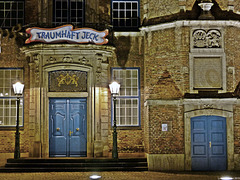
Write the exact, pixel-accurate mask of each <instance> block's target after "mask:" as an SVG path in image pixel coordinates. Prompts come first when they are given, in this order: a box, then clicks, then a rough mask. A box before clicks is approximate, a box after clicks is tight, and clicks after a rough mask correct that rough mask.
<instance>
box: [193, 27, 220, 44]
mask: <svg viewBox="0 0 240 180" xmlns="http://www.w3.org/2000/svg"><path fill="white" fill-rule="evenodd" d="M192 37H193V38H192V39H193V43H192V44H193V48H222V34H221V32H220V30H218V29H210V30H206V29H196V30H195V31H193V34H192Z"/></svg>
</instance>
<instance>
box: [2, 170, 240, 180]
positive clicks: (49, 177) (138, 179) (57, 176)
mask: <svg viewBox="0 0 240 180" xmlns="http://www.w3.org/2000/svg"><path fill="white" fill-rule="evenodd" d="M91 175H99V176H101V179H100V180H158V179H159V180H170V179H171V180H214V179H215V180H220V178H221V177H227V176H228V177H232V178H233V179H239V180H240V172H189V173H188V172H178V173H170V172H169V173H165V172H150V171H146V172H46V173H43V172H41V173H0V180H5V179H7V180H9V179H10V180H11V179H12V180H22V179H23V180H25V179H26V180H65V179H66V180H90V176H91Z"/></svg>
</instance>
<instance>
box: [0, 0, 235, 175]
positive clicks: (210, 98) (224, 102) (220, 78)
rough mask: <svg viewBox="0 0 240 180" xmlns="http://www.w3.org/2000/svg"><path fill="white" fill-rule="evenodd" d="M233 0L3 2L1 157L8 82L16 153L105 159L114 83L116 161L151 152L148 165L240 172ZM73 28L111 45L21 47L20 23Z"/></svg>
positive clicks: (10, 137) (6, 135)
mask: <svg viewBox="0 0 240 180" xmlns="http://www.w3.org/2000/svg"><path fill="white" fill-rule="evenodd" d="M201 3H202V4H201ZM239 3H240V2H239V1H232V0H212V1H210V0H209V1H195V0H171V3H170V1H169V0H168V1H167V0H155V1H149V0H131V1H130V0H126V1H122V0H120V1H118V0H101V1H100V0H77V1H72V0H53V1H45V0H41V1H39V0H38V1H37V0H25V1H23V0H19V1H0V13H2V16H3V17H1V16H0V23H1V24H2V25H1V29H0V33H1V54H0V62H1V65H0V74H1V76H0V160H1V161H0V162H1V163H0V165H1V166H3V165H4V164H5V163H6V160H7V159H8V158H12V157H13V152H14V134H15V121H14V118H16V113H15V110H14V109H15V108H16V104H15V103H14V101H15V99H16V96H15V95H14V94H13V93H12V92H10V91H11V84H12V83H13V82H14V81H15V80H16V79H21V80H22V81H23V83H24V85H25V88H24V95H23V96H22V97H21V99H22V101H21V108H22V109H21V110H22V115H21V118H20V120H21V123H20V125H21V127H20V134H21V135H20V148H21V157H38V158H49V157H69V156H70V157H72V156H77V157H78V156H80V157H87V158H97V157H105V158H110V157H111V153H112V124H113V121H112V118H113V107H112V105H113V104H112V97H111V93H110V91H109V88H108V85H109V83H110V82H111V81H112V80H113V79H117V80H118V81H119V82H120V84H121V89H120V94H119V95H118V96H117V107H116V108H117V114H116V116H117V126H118V127H117V132H118V152H119V157H136V158H137V157H147V159H148V167H149V170H239V169H240V165H239V162H240V144H239V138H240V130H239V122H240V117H239V114H240V105H239V104H240V102H239V100H238V97H239V85H238V84H239V77H238V74H239V72H240V68H239V65H238V62H239V61H240V59H239V55H238V54H239V52H240V50H239V46H238V45H239V42H240V36H239V35H238V32H239V31H240V22H239V20H240V6H239ZM200 6H201V7H202V8H201V7H200ZM23 7H24V8H23ZM209 7H210V9H209ZM21 13H22V14H21ZM9 14H11V16H10V15H9ZM16 14H17V15H16ZM17 23H19V24H20V25H17ZM71 24H72V25H73V28H74V29H77V28H84V30H86V28H91V29H93V31H94V32H96V31H95V30H97V31H99V32H103V31H104V30H106V29H108V31H109V33H108V35H107V37H106V38H107V39H108V43H105V44H101V45H100V44H97V43H94V42H93V41H89V42H87V43H72V42H70V43H69V42H66V41H64V42H63V41H62V42H54V43H45V42H31V43H26V40H27V39H29V38H30V34H29V33H26V31H27V29H28V28H34V27H37V28H42V30H45V31H48V30H53V29H51V28H56V27H59V26H62V25H63V26H64V27H66V25H71ZM39 37H40V36H39ZM72 38H73V37H72ZM52 39H53V38H52ZM96 39H97V38H96ZM21 74H22V75H21ZM70 79H71V80H70ZM60 80H62V81H61V82H62V84H61V83H60ZM72 80H75V81H74V82H75V83H77V84H75V85H76V86H74V85H73V81H72ZM1 83H2V85H1ZM78 106H79V107H78ZM76 107H77V108H76ZM74 108H76V109H77V110H76V109H74ZM81 108H82V109H81ZM79 109H81V111H80V110H79ZM75 110H76V111H75ZM78 110H79V111H78ZM75 119H78V120H79V121H76V122H75V121H74V120H75ZM72 121H74V123H75V124H74V123H73V124H72V123H71V122H72ZM71 127H73V128H71ZM71 134H73V135H72V137H71ZM74 136H79V137H80V139H77V138H76V139H77V140H76V142H74V143H73V144H72V145H68V144H71V141H72V139H73V137H74ZM76 144H78V145H76ZM62 149H66V151H62ZM76 149H77V150H76ZM219 164H220V165H219Z"/></svg>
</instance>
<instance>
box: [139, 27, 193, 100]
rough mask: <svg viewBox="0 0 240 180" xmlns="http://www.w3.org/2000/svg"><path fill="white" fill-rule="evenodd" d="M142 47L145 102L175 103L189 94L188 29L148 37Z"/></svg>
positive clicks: (178, 29) (164, 31)
mask: <svg viewBox="0 0 240 180" xmlns="http://www.w3.org/2000/svg"><path fill="white" fill-rule="evenodd" d="M146 40H147V41H146V43H145V58H144V59H145V71H146V72H145V99H177V98H181V97H182V96H183V94H184V93H185V92H188V91H189V77H188V76H189V72H188V66H189V65H188V64H189V61H188V59H189V29H188V28H182V29H181V28H176V29H174V28H172V29H165V30H160V31H155V32H151V33H148V34H147V35H146Z"/></svg>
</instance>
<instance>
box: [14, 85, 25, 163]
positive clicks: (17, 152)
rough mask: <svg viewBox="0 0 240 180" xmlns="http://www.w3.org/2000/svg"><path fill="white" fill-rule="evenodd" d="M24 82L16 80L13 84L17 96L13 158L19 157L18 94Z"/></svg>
mask: <svg viewBox="0 0 240 180" xmlns="http://www.w3.org/2000/svg"><path fill="white" fill-rule="evenodd" d="M23 88H24V84H22V83H20V82H16V83H15V84H13V91H14V94H15V95H16V96H17V125H16V134H15V150H14V159H19V158H20V133H19V104H20V96H21V95H22V94H23Z"/></svg>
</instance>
